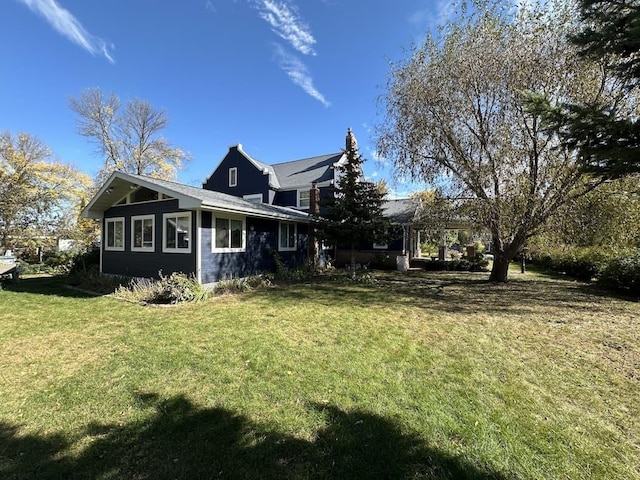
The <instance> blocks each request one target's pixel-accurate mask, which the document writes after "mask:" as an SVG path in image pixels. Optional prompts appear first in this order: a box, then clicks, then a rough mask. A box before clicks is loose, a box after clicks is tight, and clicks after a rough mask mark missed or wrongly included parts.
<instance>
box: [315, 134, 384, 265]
mask: <svg viewBox="0 0 640 480" xmlns="http://www.w3.org/2000/svg"><path fill="white" fill-rule="evenodd" d="M345 154H346V157H347V161H346V163H345V164H344V165H342V166H339V167H337V168H338V172H339V181H338V184H337V185H335V186H334V195H333V196H331V198H329V199H328V201H327V203H326V212H325V213H324V214H322V216H321V217H318V219H317V223H318V230H319V232H320V235H321V236H322V238H323V239H324V240H326V241H328V242H329V243H332V244H334V245H336V246H338V247H340V248H342V247H348V248H349V250H350V265H351V274H352V277H353V276H355V264H356V260H355V252H356V250H358V249H359V248H360V246H361V244H362V243H364V242H380V243H382V242H384V241H385V240H386V237H387V232H388V229H389V221H388V220H387V219H386V218H385V217H384V215H383V204H384V201H385V194H384V193H382V192H381V191H380V189H379V188H378V187H377V185H376V184H374V183H371V182H366V181H364V178H363V173H362V164H363V163H364V161H365V160H364V159H363V158H362V156H361V155H360V154H359V153H358V143H357V141H356V139H355V137H354V135H353V132H352V131H351V129H349V130H348V131H347V139H346V149H345Z"/></svg>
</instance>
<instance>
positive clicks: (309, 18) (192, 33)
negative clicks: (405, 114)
mask: <svg viewBox="0 0 640 480" xmlns="http://www.w3.org/2000/svg"><path fill="white" fill-rule="evenodd" d="M449 5H450V1H447V0H421V1H420V0H394V1H388V0H108V1H107V0H102V1H95V0H94V1H87V0H3V2H2V7H0V45H2V49H0V62H1V65H2V72H3V73H2V75H0V131H7V130H8V131H10V132H12V133H14V134H15V133H18V132H28V133H31V134H34V135H36V136H37V137H38V138H40V139H41V140H42V141H43V142H44V143H46V144H47V145H48V146H49V147H51V149H52V150H53V152H54V154H55V156H56V157H57V158H59V159H60V160H62V161H64V162H68V163H72V164H74V165H75V166H76V167H78V168H80V169H81V170H82V171H84V172H86V173H87V174H90V175H94V174H95V173H96V171H97V169H98V168H99V166H100V159H99V158H98V157H97V156H96V155H95V153H94V151H93V147H92V146H91V145H90V144H89V142H88V140H87V139H85V138H83V137H81V136H80V135H78V133H77V132H76V118H75V116H74V113H73V112H72V111H71V110H70V108H69V106H68V99H69V97H70V96H76V97H77V96H78V95H80V93H81V92H82V91H83V89H85V88H89V87H99V88H100V89H101V90H102V92H103V93H104V94H109V93H111V92H113V93H116V94H117V95H119V96H120V99H121V101H123V102H125V101H126V100H130V99H133V98H135V97H137V98H141V99H144V100H147V101H149V102H151V104H152V105H153V106H154V107H156V108H158V109H163V110H165V111H166V113H167V116H168V118H169V120H170V124H169V127H168V128H167V129H166V130H165V131H164V133H163V136H164V137H165V138H167V139H168V140H169V141H170V142H171V143H172V144H174V145H176V146H178V147H180V148H182V149H184V150H186V151H188V152H189V153H190V155H191V161H190V162H189V163H188V164H187V165H186V168H185V169H184V170H183V171H182V172H180V174H179V180H180V181H182V182H184V183H188V184H192V185H200V184H201V183H202V182H203V181H204V180H205V178H206V177H207V176H208V175H209V174H210V173H211V171H212V170H213V169H214V168H215V167H216V165H217V164H218V162H219V161H220V160H221V159H222V157H223V156H224V155H225V153H226V151H227V149H228V147H229V146H230V145H234V144H237V143H242V145H243V148H244V150H245V151H246V152H247V153H249V154H250V155H252V156H253V157H254V158H256V159H258V160H261V161H263V162H265V163H277V162H282V161H287V160H295V159H299V158H306V157H311V156H315V155H322V154H325V153H332V152H337V151H340V149H341V148H343V147H344V137H345V135H346V131H347V127H351V128H352V129H353V130H354V133H355V134H356V137H357V139H358V142H359V145H360V151H361V153H362V154H363V156H364V157H365V158H366V159H367V162H366V163H365V173H366V175H367V176H368V177H369V178H371V179H374V180H377V179H379V178H388V179H390V178H391V172H392V170H391V168H390V166H388V165H386V166H385V165H384V163H381V162H376V160H375V157H376V156H375V151H374V137H373V134H374V132H373V127H374V126H375V124H376V123H377V122H379V120H380V116H379V115H380V114H381V108H380V107H379V104H378V102H377V99H378V97H379V96H380V95H381V94H383V93H384V89H385V84H386V79H387V74H388V72H389V66H388V62H389V60H392V61H397V60H400V59H403V58H406V56H407V49H408V48H409V47H410V46H411V44H412V42H420V41H422V39H424V37H425V34H426V32H427V31H428V30H429V29H432V28H434V27H435V25H437V24H438V23H439V21H440V18H441V15H443V14H444V12H446V11H447V8H448V6H449ZM391 185H392V188H393V190H394V194H395V195H398V196H403V195H405V194H406V193H407V192H408V191H410V190H414V189H416V188H417V186H416V185H412V184H404V183H401V182H400V183H399V182H391Z"/></svg>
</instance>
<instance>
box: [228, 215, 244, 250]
mask: <svg viewBox="0 0 640 480" xmlns="http://www.w3.org/2000/svg"><path fill="white" fill-rule="evenodd" d="M231 248H242V220H231Z"/></svg>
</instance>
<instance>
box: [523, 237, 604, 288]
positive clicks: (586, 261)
mask: <svg viewBox="0 0 640 480" xmlns="http://www.w3.org/2000/svg"><path fill="white" fill-rule="evenodd" d="M607 261H608V258H607V256H606V255H604V254H603V253H602V251H601V250H600V249H597V248H579V247H570V246H559V247H555V248H552V249H549V250H547V251H545V252H533V253H532V254H531V262H532V263H534V264H536V265H539V266H541V267H543V268H547V269H549V270H552V271H554V272H558V273H562V274H565V275H569V276H571V277H574V278H577V279H580V280H586V281H590V280H592V279H594V278H596V277H597V276H598V275H599V274H600V272H601V271H602V269H603V268H604V267H605V265H606V264H607Z"/></svg>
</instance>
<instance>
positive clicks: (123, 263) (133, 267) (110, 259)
mask: <svg viewBox="0 0 640 480" xmlns="http://www.w3.org/2000/svg"><path fill="white" fill-rule="evenodd" d="M179 212H184V210H181V209H180V208H178V201H177V200H162V201H157V202H146V203H138V204H133V205H119V206H114V207H111V208H110V209H108V210H107V211H106V212H105V213H104V219H103V225H102V227H103V228H102V232H103V238H102V245H103V251H102V272H103V273H109V274H114V275H125V276H131V277H147V278H151V277H157V276H158V272H159V271H162V273H163V274H165V275H168V274H169V273H171V272H182V273H186V274H189V275H193V274H195V273H196V247H197V245H196V242H197V235H196V213H195V212H192V213H191V238H190V241H191V253H163V252H162V245H163V238H162V235H163V225H162V224H163V214H164V213H179ZM138 215H153V216H154V219H155V221H154V230H155V239H154V251H153V252H139V251H131V217H132V216H138ZM117 217H124V251H112V250H105V249H104V246H105V245H106V239H105V235H106V233H105V232H106V220H107V219H109V218H117Z"/></svg>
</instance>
